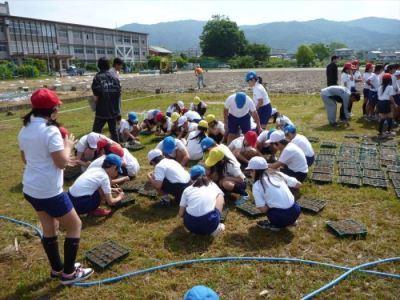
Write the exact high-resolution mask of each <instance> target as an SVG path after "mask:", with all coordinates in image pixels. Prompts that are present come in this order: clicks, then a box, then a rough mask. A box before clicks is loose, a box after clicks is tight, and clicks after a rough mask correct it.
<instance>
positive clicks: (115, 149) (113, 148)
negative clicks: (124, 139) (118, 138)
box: [109, 144, 124, 157]
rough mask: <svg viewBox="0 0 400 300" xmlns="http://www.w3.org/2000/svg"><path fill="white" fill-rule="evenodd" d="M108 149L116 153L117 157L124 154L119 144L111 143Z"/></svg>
mask: <svg viewBox="0 0 400 300" xmlns="http://www.w3.org/2000/svg"><path fill="white" fill-rule="evenodd" d="M109 150H110V152H111V153H113V154H116V155H118V156H119V157H123V156H124V149H122V147H121V146H120V145H119V144H112V145H111V146H110V149H109Z"/></svg>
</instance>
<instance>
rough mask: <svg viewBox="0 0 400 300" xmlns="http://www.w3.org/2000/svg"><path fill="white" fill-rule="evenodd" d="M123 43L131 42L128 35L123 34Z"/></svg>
mask: <svg viewBox="0 0 400 300" xmlns="http://www.w3.org/2000/svg"><path fill="white" fill-rule="evenodd" d="M124 43H128V44H130V43H131V38H130V37H129V36H124Z"/></svg>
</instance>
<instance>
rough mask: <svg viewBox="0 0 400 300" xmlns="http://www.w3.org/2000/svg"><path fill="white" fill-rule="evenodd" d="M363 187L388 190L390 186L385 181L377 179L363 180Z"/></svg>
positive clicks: (365, 178)
mask: <svg viewBox="0 0 400 300" xmlns="http://www.w3.org/2000/svg"><path fill="white" fill-rule="evenodd" d="M363 185H369V186H373V187H377V188H382V189H387V187H388V184H387V181H386V180H385V179H377V178H367V177H364V178H363Z"/></svg>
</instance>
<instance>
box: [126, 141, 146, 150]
mask: <svg viewBox="0 0 400 300" xmlns="http://www.w3.org/2000/svg"><path fill="white" fill-rule="evenodd" d="M124 147H125V148H126V149H128V150H131V151H138V150H141V149H143V148H144V145H142V144H138V143H125V144H124Z"/></svg>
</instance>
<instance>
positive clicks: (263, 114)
mask: <svg viewBox="0 0 400 300" xmlns="http://www.w3.org/2000/svg"><path fill="white" fill-rule="evenodd" d="M257 113H258V117H259V118H260V124H261V125H267V124H268V120H269V118H271V113H272V106H271V103H268V104H267V105H264V106H261V107H260V108H259V109H257Z"/></svg>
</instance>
